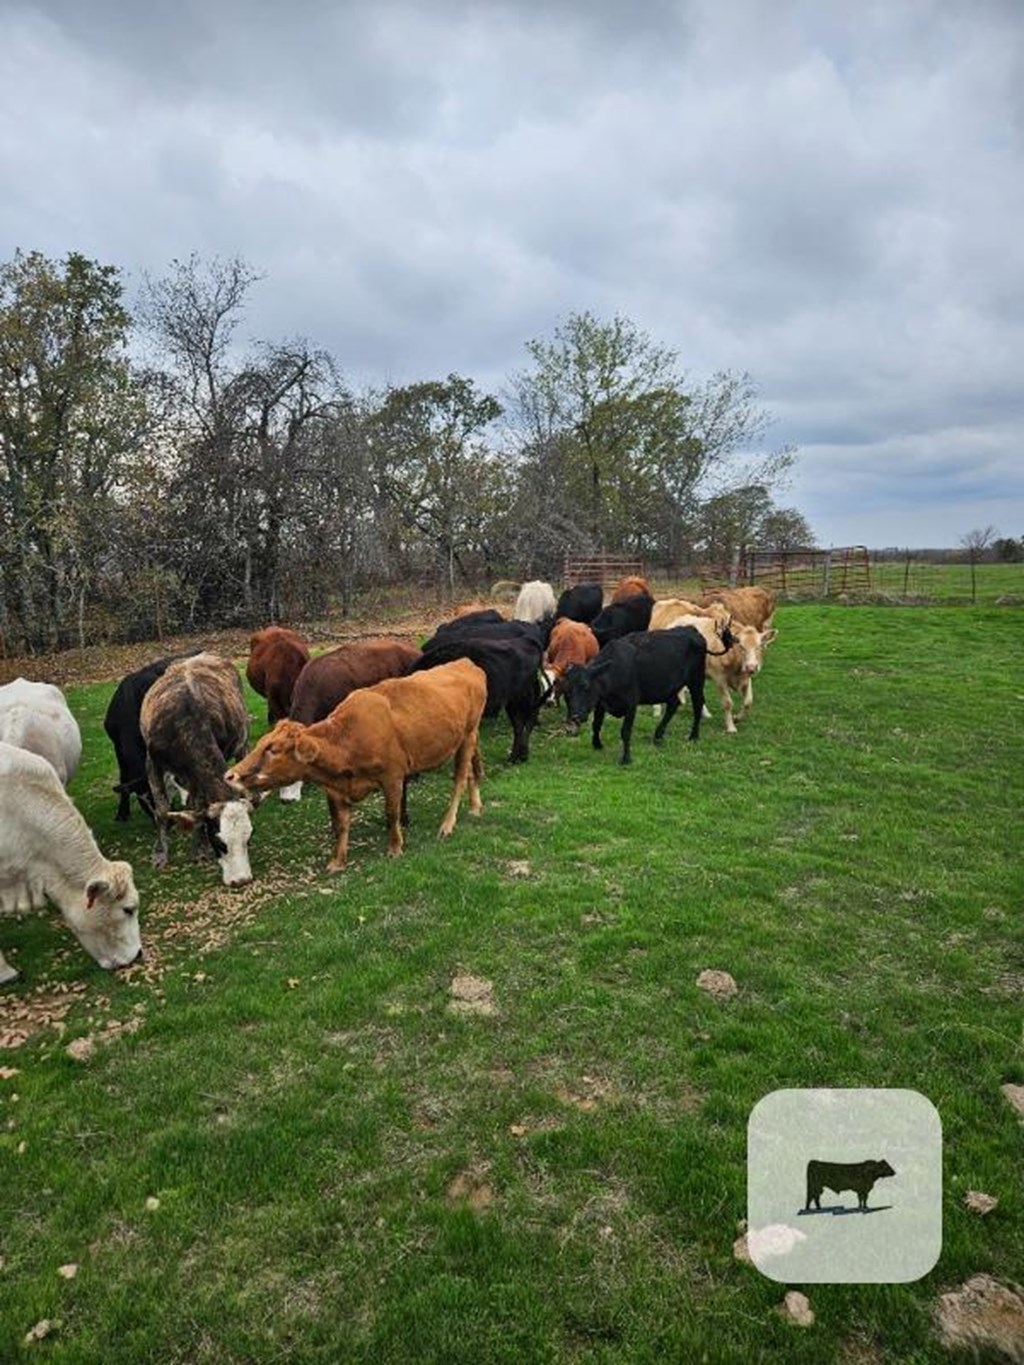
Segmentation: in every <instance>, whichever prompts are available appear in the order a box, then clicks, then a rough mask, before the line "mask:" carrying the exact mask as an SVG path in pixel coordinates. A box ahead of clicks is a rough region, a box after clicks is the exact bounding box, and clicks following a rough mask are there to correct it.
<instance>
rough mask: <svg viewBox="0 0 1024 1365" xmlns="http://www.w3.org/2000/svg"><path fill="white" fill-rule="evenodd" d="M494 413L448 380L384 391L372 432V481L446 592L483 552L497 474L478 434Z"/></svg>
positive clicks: (489, 403)
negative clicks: (437, 571) (474, 554)
mask: <svg viewBox="0 0 1024 1365" xmlns="http://www.w3.org/2000/svg"><path fill="white" fill-rule="evenodd" d="M500 416H501V405H500V404H499V403H498V401H497V399H495V398H492V397H491V396H490V395H489V394H481V393H479V392H478V391H477V389H476V386H475V385H474V383H473V381H472V380H471V379H464V378H462V377H461V376H460V375H457V374H450V375H449V376H448V378H447V379H445V380H431V381H427V382H424V383H418V384H408V385H405V386H403V387H399V388H391V389H389V390H388V391H387V393H386V394H385V395H384V397H383V400H382V402H381V403H380V406H379V409H378V411H377V413H376V415H375V418H374V419H373V421H372V424H371V432H370V442H371V449H372V465H373V476H374V478H375V480H376V481H377V483H378V486H379V487H380V489H381V490H382V492H383V493H384V496H385V498H386V500H387V502H388V504H389V506H390V507H391V509H392V510H393V511H394V512H395V513H397V515H398V517H399V519H400V520H401V521H402V522H403V523H404V525H405V526H406V527H407V528H410V529H412V530H414V531H415V532H417V533H418V534H419V535H420V536H421V537H422V538H423V540H424V541H425V542H426V544H427V545H428V546H430V547H431V549H432V551H433V552H434V554H435V555H436V557H437V560H438V562H439V564H440V566H441V569H442V574H443V578H444V581H445V582H446V584H447V587H448V591H449V592H454V589H455V576H456V570H458V572H459V573H460V574H461V576H462V578H463V579H467V578H468V577H469V575H468V573H467V569H466V565H465V562H464V556H465V554H466V553H467V552H468V551H470V550H473V549H478V550H479V549H481V548H482V539H481V531H482V529H483V528H484V527H485V526H486V524H487V521H488V519H489V516H490V515H491V514H493V505H492V504H493V501H494V494H495V491H496V489H497V487H498V485H499V483H500V478H501V470H500V465H499V464H498V462H497V461H495V460H494V459H493V457H491V455H490V454H489V452H488V451H487V448H486V446H485V445H484V442H483V433H484V431H485V430H486V428H487V427H489V426H490V425H491V423H492V422H494V421H496V420H497V418H498V417H500Z"/></svg>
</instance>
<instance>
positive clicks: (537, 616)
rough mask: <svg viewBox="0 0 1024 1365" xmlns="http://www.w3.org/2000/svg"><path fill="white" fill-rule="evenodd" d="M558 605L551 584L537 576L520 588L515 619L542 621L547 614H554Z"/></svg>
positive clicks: (514, 614) (514, 613)
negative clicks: (543, 581)
mask: <svg viewBox="0 0 1024 1365" xmlns="http://www.w3.org/2000/svg"><path fill="white" fill-rule="evenodd" d="M557 606H558V603H557V602H556V601H555V590H554V588H552V586H551V584H550V583H542V582H541V581H540V579H538V578H535V579H534V580H533V582H532V583H524V584H523V586H522V587H521V588H520V589H519V596H518V597H517V598H516V609H515V611H514V612H513V613H512V616H513V620H516V621H542V620H543V619H544V617H545V616H554V614H555V609H556V607H557Z"/></svg>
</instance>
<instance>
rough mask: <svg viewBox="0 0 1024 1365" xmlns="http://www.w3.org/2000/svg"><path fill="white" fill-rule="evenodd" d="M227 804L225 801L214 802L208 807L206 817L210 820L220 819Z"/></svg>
mask: <svg viewBox="0 0 1024 1365" xmlns="http://www.w3.org/2000/svg"><path fill="white" fill-rule="evenodd" d="M226 804H227V803H226V802H224V801H214V802H212V803H211V804H210V805H209V806H207V807H206V818H207V819H208V820H219V819H220V817H221V814H222V812H223V810H224V807H225V805H226Z"/></svg>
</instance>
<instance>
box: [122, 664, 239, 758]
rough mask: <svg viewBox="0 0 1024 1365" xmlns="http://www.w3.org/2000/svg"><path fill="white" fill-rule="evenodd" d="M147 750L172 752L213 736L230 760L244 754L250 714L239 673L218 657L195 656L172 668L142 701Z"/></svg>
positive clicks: (142, 727) (142, 724)
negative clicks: (194, 740)
mask: <svg viewBox="0 0 1024 1365" xmlns="http://www.w3.org/2000/svg"><path fill="white" fill-rule="evenodd" d="M139 724H140V729H141V732H142V737H143V739H144V740H145V742H146V744H147V746H149V747H150V748H153V747H154V746H158V747H160V748H161V749H166V750H168V751H173V750H175V749H176V748H178V747H179V746H181V745H183V744H185V745H187V744H188V743H189V742H190V741H191V740H192V739H193V738H196V739H197V740H198V739H200V738H201V736H202V735H203V734H204V732H205V733H211V734H212V736H213V738H214V740H215V741H216V743H217V746H218V748H219V749H220V750H221V752H222V753H224V754H225V755H226V754H227V753H228V752H232V753H236V752H240V751H243V750H244V747H245V744H246V742H247V739H248V732H249V713H248V711H247V710H246V707H245V693H244V692H243V691H242V680H241V678H240V677H239V674H238V669H237V668H236V667H235V665H234V664H233V663H232V662H231V660H230V659H223V658H221V656H220V655H219V654H205V653H204V654H195V655H193V656H191V657H190V658H186V659H178V660H176V661H175V662H174V663H172V664H169V665H168V667H167V668H166V669H165V670H164V672H163V674H162V675H161V676H160V677H159V678H157V680H156V681H155V682H154V683H153V685H152V686H151V687H150V688H149V690H148V691H147V693H146V695H145V697H144V698H143V700H142V708H141V711H140V713H139Z"/></svg>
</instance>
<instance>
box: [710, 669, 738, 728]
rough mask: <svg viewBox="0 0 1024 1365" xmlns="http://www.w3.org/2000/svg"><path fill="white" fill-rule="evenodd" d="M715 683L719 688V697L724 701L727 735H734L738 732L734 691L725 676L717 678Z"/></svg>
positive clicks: (723, 714) (723, 716)
mask: <svg viewBox="0 0 1024 1365" xmlns="http://www.w3.org/2000/svg"><path fill="white" fill-rule="evenodd" d="M715 685H716V686H717V688H718V699H719V701H720V702H721V703H722V718H723V719H724V721H725V732H726V734H727V735H734V734H735V733H736V721H735V720H734V719H733V714H732V693H731V692H730V691H729V684H728V683H727V682H726V680H725V679H724V678H715Z"/></svg>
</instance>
